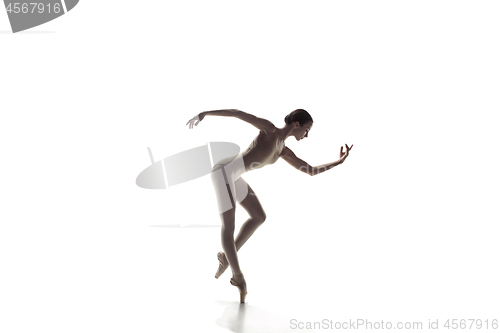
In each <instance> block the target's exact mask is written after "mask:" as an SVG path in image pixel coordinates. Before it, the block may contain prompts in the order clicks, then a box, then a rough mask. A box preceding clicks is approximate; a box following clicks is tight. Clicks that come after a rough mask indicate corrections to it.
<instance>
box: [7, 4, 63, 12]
mask: <svg viewBox="0 0 500 333" xmlns="http://www.w3.org/2000/svg"><path fill="white" fill-rule="evenodd" d="M50 7H51V4H47V5H45V4H43V3H36V2H30V3H27V2H24V3H18V2H15V3H9V5H8V6H7V12H8V13H15V14H18V13H23V14H27V13H40V14H42V13H43V12H45V11H47V12H48V13H51V12H52V13H56V14H58V13H60V12H61V4H59V3H55V4H54V5H53V7H52V8H50Z"/></svg>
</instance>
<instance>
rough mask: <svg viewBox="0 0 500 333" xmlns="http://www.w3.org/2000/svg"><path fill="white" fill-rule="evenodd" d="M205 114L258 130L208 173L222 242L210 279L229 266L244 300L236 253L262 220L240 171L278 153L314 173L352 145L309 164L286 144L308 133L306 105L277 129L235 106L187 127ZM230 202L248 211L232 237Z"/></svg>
mask: <svg viewBox="0 0 500 333" xmlns="http://www.w3.org/2000/svg"><path fill="white" fill-rule="evenodd" d="M205 116H223V117H235V118H238V119H241V120H243V121H245V122H247V123H250V124H251V125H253V126H255V127H256V128H258V129H259V130H260V132H259V135H257V136H256V137H255V139H254V140H253V142H252V143H251V144H250V146H249V147H248V148H247V149H246V150H245V151H243V152H240V153H239V154H238V155H237V156H236V157H235V156H232V157H230V158H226V159H223V160H221V161H217V163H216V164H215V165H214V167H213V168H212V173H211V178H212V183H213V185H214V189H215V194H216V196H217V204H218V209H219V215H220V218H221V220H222V228H221V241H222V249H223V250H224V252H219V253H218V254H217V259H218V261H219V268H218V269H217V272H216V273H215V278H217V279H218V278H219V277H220V276H221V275H222V273H224V271H225V270H226V269H227V267H228V266H231V270H232V272H233V277H232V278H231V279H230V283H231V284H232V285H233V286H236V287H237V288H238V290H239V292H240V302H241V303H245V297H246V295H247V286H246V281H245V277H244V276H243V272H242V271H241V268H240V264H239V261H238V255H237V252H238V251H239V249H240V248H241V247H242V246H243V244H245V242H246V241H247V240H248V239H249V238H250V236H251V235H252V234H253V233H254V232H255V230H256V229H257V228H258V227H259V226H260V225H261V224H262V223H263V222H264V221H265V220H266V213H265V212H264V209H263V208H262V205H261V204H260V202H259V199H258V198H257V196H256V194H255V192H254V191H253V190H252V188H251V187H250V185H248V184H247V182H246V181H245V180H244V179H243V178H242V177H241V175H242V174H243V173H245V172H248V171H250V170H254V169H260V168H262V167H264V166H266V165H270V164H274V163H275V162H276V161H277V160H278V158H280V157H281V158H282V159H284V160H285V161H286V162H288V163H289V164H290V165H292V166H293V167H295V168H296V169H297V170H299V171H302V172H305V173H307V174H308V175H311V176H315V175H317V174H320V173H322V172H324V171H327V170H329V169H331V168H333V167H335V166H337V165H339V164H342V163H343V162H344V161H345V159H346V158H347V156H349V152H350V151H351V149H352V147H353V145H351V147H349V146H348V145H347V144H346V145H345V148H346V151H345V152H344V151H343V148H344V147H343V146H341V147H340V158H339V160H338V161H335V162H331V163H327V164H323V165H320V166H316V167H312V166H310V165H309V164H308V163H307V162H305V161H303V160H301V159H300V158H298V157H297V156H296V155H295V154H294V153H293V151H292V150H291V149H290V148H288V147H287V146H285V140H286V139H287V138H288V137H291V136H293V137H295V139H296V140H297V141H300V140H302V139H304V138H307V137H308V134H309V131H310V130H311V128H312V125H313V120H312V117H311V115H310V114H309V113H308V112H307V111H306V110H303V109H297V110H295V111H292V112H291V113H290V114H289V115H287V116H286V117H285V126H284V127H282V128H277V127H275V126H274V124H273V123H272V122H270V121H269V120H266V119H263V118H259V117H256V116H254V115H252V114H249V113H246V112H243V111H240V110H236V109H225V110H215V111H204V112H201V113H199V114H198V115H197V116H195V117H193V118H192V119H190V120H189V121H188V122H187V124H186V125H189V129H192V128H193V127H194V126H198V124H199V122H200V121H202V120H203V119H204V118H205ZM235 202H238V203H239V204H240V205H241V206H242V207H243V208H244V209H245V210H246V211H247V212H248V214H249V215H250V217H249V219H248V220H247V221H246V222H245V223H244V224H243V225H242V226H241V229H240V231H239V233H238V236H237V237H236V239H234V228H235V209H236V205H235Z"/></svg>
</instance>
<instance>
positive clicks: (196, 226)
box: [150, 224, 221, 228]
mask: <svg viewBox="0 0 500 333" xmlns="http://www.w3.org/2000/svg"><path fill="white" fill-rule="evenodd" d="M150 227H154V228H220V227H221V226H220V225H218V224H188V225H184V226H183V225H180V224H162V225H150Z"/></svg>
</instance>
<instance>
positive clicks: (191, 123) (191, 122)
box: [186, 112, 205, 129]
mask: <svg viewBox="0 0 500 333" xmlns="http://www.w3.org/2000/svg"><path fill="white" fill-rule="evenodd" d="M203 118H205V114H204V113H203V112H202V113H199V114H198V115H196V116H194V117H193V118H192V119H190V120H189V121H188V122H187V123H186V125H188V124H189V129H191V128H193V126H198V124H199V122H200V121H202V120H203Z"/></svg>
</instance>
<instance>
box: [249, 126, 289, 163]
mask: <svg viewBox="0 0 500 333" xmlns="http://www.w3.org/2000/svg"><path fill="white" fill-rule="evenodd" d="M284 147H285V143H284V141H283V140H281V139H280V138H279V137H278V133H277V131H276V130H275V131H274V133H271V134H266V132H264V131H260V132H259V135H257V136H256V137H255V139H254V140H253V141H252V143H251V144H250V146H248V148H247V149H246V150H245V151H244V152H243V155H242V156H243V160H244V161H245V169H246V171H250V170H254V169H260V168H262V167H263V166H265V165H269V164H273V163H275V162H276V161H277V160H278V158H279V157H280V156H281V154H282V153H283V148H284Z"/></svg>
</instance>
